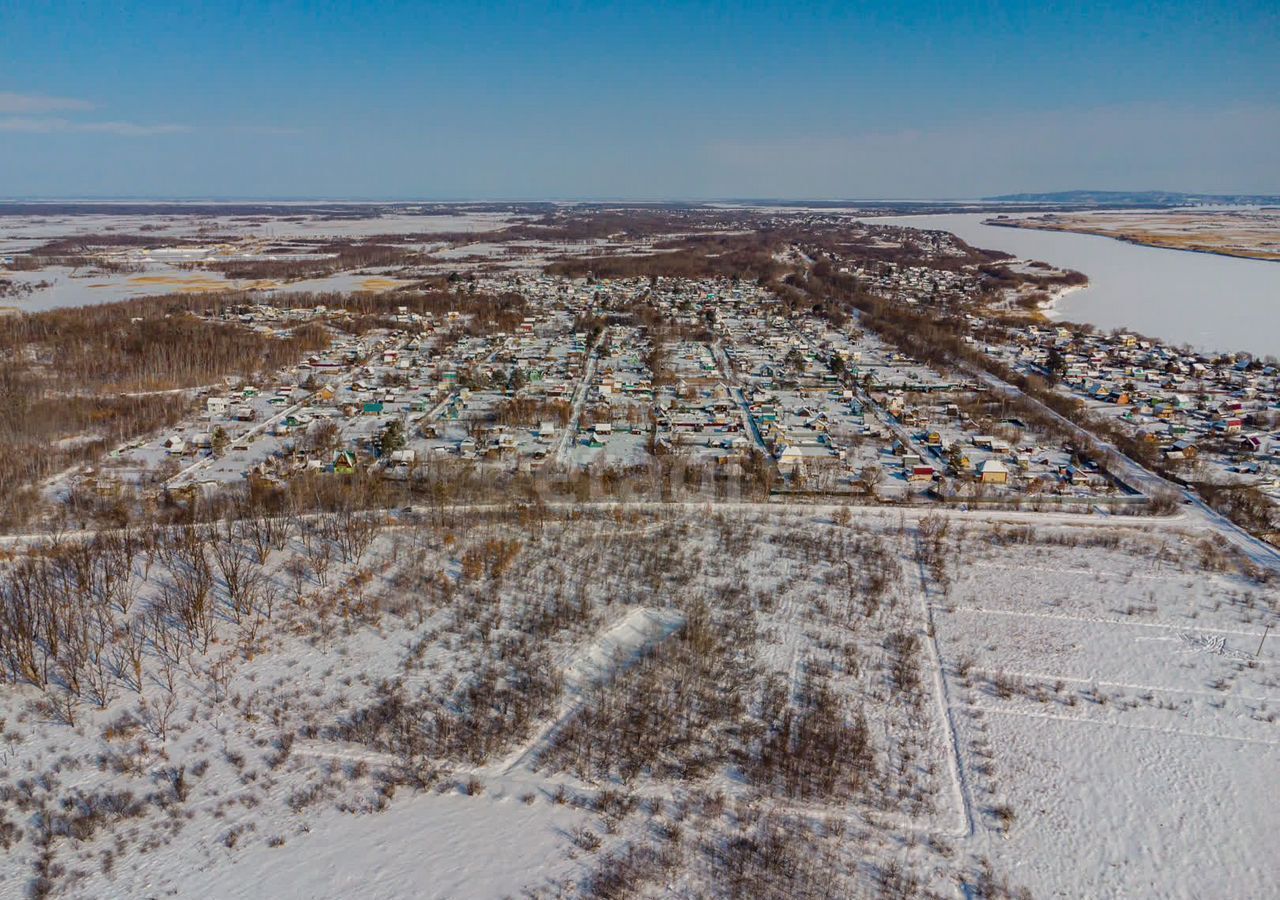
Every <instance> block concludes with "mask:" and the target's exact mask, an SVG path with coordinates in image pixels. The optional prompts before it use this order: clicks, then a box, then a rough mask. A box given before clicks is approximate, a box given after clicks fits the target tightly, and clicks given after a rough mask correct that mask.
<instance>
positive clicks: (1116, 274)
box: [866, 213, 1280, 356]
mask: <svg viewBox="0 0 1280 900" xmlns="http://www.w3.org/2000/svg"><path fill="white" fill-rule="evenodd" d="M987 218H990V214H986V213H962V214H956V215H937V216H899V217H892V218H876V219H867V220H866V221H868V222H874V223H877V224H883V225H909V226H911V227H914V228H928V229H934V230H940V231H950V232H952V233H953V234H955V235H957V236H958V237H960V238H961V239H963V240H965V241H967V242H968V243H970V244H972V245H973V246H975V247H983V248H986V249H989V250H1003V251H1005V252H1006V253H1012V254H1014V255H1015V256H1018V257H1022V258H1027V259H1040V260H1043V261H1045V262H1047V263H1051V264H1053V265H1055V266H1063V267H1065V268H1068V269H1076V270H1077V271H1080V272H1083V273H1084V274H1085V275H1088V276H1089V286H1088V287H1087V288H1085V289H1084V290H1080V291H1075V292H1073V293H1071V294H1068V295H1067V296H1066V297H1064V298H1063V299H1062V300H1061V301H1059V303H1058V304H1057V306H1056V307H1055V311H1054V314H1055V315H1056V316H1057V317H1060V318H1063V319H1067V320H1070V321H1074V322H1088V323H1090V324H1092V325H1096V326H1097V327H1098V328H1101V329H1104V330H1107V331H1109V330H1111V329H1112V328H1132V329H1134V330H1135V331H1138V332H1140V333H1142V334H1146V335H1150V336H1151V337H1158V338H1162V339H1164V340H1166V341H1169V342H1171V343H1173V344H1176V345H1182V344H1190V345H1191V346H1193V347H1195V348H1196V349H1199V350H1209V351H1213V350H1221V351H1229V350H1247V351H1249V352H1251V353H1255V354H1258V355H1260V356H1268V355H1274V356H1280V262H1265V261H1262V260H1252V259H1235V258H1232V257H1227V256H1214V255H1211V254H1208V253H1191V252H1188V251H1185V250H1161V249H1157V248H1155V247H1141V246H1138V245H1137V244H1128V243H1125V242H1123V241H1117V240H1114V239H1112V238H1105V237H1097V236H1095V235H1089V234H1070V233H1067V232H1056V231H1029V230H1026V229H1021V228H1002V227H999V226H996V225H983V224H982V220H983V219H987Z"/></svg>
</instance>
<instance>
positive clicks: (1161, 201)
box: [982, 191, 1280, 206]
mask: <svg viewBox="0 0 1280 900" xmlns="http://www.w3.org/2000/svg"><path fill="white" fill-rule="evenodd" d="M982 199H983V200H984V201H987V202H990V203H1066V204H1071V205H1074V206H1078V205H1086V204H1087V205H1090V206H1224V205H1227V206H1235V205H1239V206H1271V205H1275V204H1280V196H1278V195H1275V194H1186V193H1182V192H1181V191H1051V192H1049V193H1044V194H1001V195H1000V196H998V197H983V198H982Z"/></svg>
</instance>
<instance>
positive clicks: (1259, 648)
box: [1253, 623, 1271, 659]
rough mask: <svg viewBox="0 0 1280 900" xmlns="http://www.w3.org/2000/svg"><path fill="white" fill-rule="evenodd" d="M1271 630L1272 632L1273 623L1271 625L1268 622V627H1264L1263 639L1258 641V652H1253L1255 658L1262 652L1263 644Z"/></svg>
mask: <svg viewBox="0 0 1280 900" xmlns="http://www.w3.org/2000/svg"><path fill="white" fill-rule="evenodd" d="M1270 632H1271V625H1270V623H1268V624H1267V627H1266V628H1264V629H1262V640H1260V641H1258V650H1257V652H1256V653H1254V654H1253V656H1254V658H1255V659H1256V658H1257V657H1258V655H1259V654H1261V653H1262V645H1263V644H1264V643H1265V642H1266V640H1267V635H1268V634H1269V633H1270Z"/></svg>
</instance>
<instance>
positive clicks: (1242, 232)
mask: <svg viewBox="0 0 1280 900" xmlns="http://www.w3.org/2000/svg"><path fill="white" fill-rule="evenodd" d="M982 224H984V225H991V226H993V227H995V228H1023V229H1028V230H1032V231H1060V232H1069V233H1071V234H1092V235H1097V236H1098V237H1105V238H1110V239H1112V240H1116V241H1124V242H1126V243H1130V244H1136V245H1138V246H1142V247H1155V248H1160V249H1164V250H1182V251H1185V252H1188V253H1208V254H1211V255H1214V256H1228V257H1233V258H1236V259H1254V260H1263V261H1266V262H1280V212H1275V213H1272V212H1270V211H1262V210H1257V211H1249V212H1244V211H1239V210H1231V211H1214V212H1168V211H1160V212H1123V213H1111V212H1095V213H1046V214H1043V215H1037V216H1020V217H1014V216H996V217H992V218H987V219H985V220H983V223H982Z"/></svg>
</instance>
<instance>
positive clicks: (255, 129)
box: [226, 125, 303, 137]
mask: <svg viewBox="0 0 1280 900" xmlns="http://www.w3.org/2000/svg"><path fill="white" fill-rule="evenodd" d="M226 130H227V131H234V132H238V133H240V134H261V135H267V136H270V137H276V136H282V135H294V134H302V133H303V130H302V129H301V128H290V127H288V126H286V125H229V126H227V129H226Z"/></svg>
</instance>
